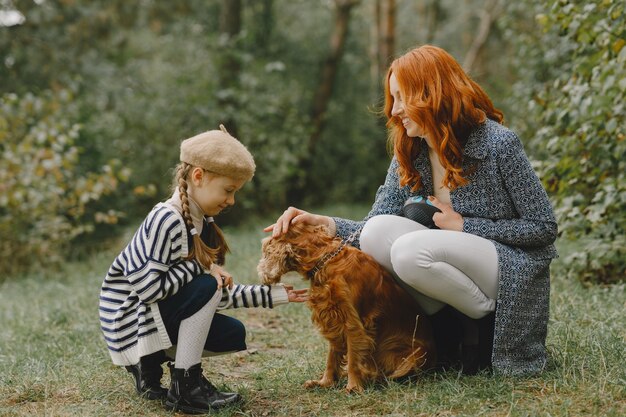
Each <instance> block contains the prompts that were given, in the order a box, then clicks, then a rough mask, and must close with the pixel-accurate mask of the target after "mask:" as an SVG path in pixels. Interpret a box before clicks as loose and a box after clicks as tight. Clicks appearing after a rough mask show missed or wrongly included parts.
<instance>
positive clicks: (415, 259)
mask: <svg viewBox="0 0 626 417" xmlns="http://www.w3.org/2000/svg"><path fill="white" fill-rule="evenodd" d="M422 234H423V233H422ZM390 257H391V265H393V270H394V271H395V272H396V274H398V275H399V276H400V277H403V276H407V275H415V274H416V271H419V270H420V269H427V268H429V267H430V265H431V264H432V262H433V254H432V252H431V250H430V249H429V248H428V245H421V244H420V239H419V238H418V237H416V236H414V235H408V234H407V235H404V236H400V237H399V238H398V239H396V240H395V242H393V244H392V245H391V250H390Z"/></svg>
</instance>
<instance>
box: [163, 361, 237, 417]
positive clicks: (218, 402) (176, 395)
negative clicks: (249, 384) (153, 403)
mask: <svg viewBox="0 0 626 417" xmlns="http://www.w3.org/2000/svg"><path fill="white" fill-rule="evenodd" d="M171 371H172V372H171V377H172V384H171V385H170V389H169V391H168V392H167V400H166V401H165V406H166V407H167V408H169V409H171V410H174V411H178V410H180V411H182V412H184V413H188V414H204V413H207V412H209V411H211V410H217V409H219V408H222V407H224V406H227V405H230V404H234V403H236V402H238V401H240V400H241V396H240V395H239V394H237V393H222V392H219V391H218V390H216V389H215V387H214V386H213V384H211V383H210V382H209V381H207V380H206V378H204V376H203V375H202V367H201V366H200V364H197V365H194V366H192V367H191V368H189V369H179V368H171Z"/></svg>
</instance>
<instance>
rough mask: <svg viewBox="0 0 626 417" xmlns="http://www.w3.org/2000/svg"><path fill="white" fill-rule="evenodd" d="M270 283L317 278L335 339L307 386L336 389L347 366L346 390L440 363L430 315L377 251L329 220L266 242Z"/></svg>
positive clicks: (317, 311)
mask: <svg viewBox="0 0 626 417" xmlns="http://www.w3.org/2000/svg"><path fill="white" fill-rule="evenodd" d="M257 270H258V273H259V277H260V278H261V279H262V281H263V282H264V283H265V284H274V283H277V282H280V279H281V277H282V276H283V275H284V274H286V273H287V272H290V271H296V272H298V273H300V274H301V275H302V276H303V277H304V279H306V280H309V281H310V285H311V288H310V290H309V301H308V304H309V307H310V308H311V310H312V320H313V323H314V324H315V325H316V326H317V327H318V329H319V330H320V332H321V334H322V335H323V336H324V337H325V338H326V339H327V340H328V342H329V344H330V348H329V351H328V358H327V362H326V370H325V371H324V374H323V375H322V377H321V379H320V380H310V381H307V382H306V383H305V387H307V388H312V387H318V386H319V387H330V386H333V385H334V384H335V383H336V382H337V381H338V380H339V378H340V377H341V376H342V374H343V371H344V369H345V370H347V374H348V383H347V385H346V390H347V391H348V392H352V391H362V390H363V386H364V384H365V383H366V382H370V381H376V380H382V379H385V378H387V379H394V378H400V377H403V376H407V375H410V374H414V373H416V372H418V371H420V370H421V369H426V368H428V367H430V366H432V365H434V364H435V360H436V358H435V355H436V353H435V347H434V342H433V338H432V332H431V328H430V324H429V322H428V318H427V316H426V315H425V314H424V313H423V312H422V310H421V309H420V307H419V306H418V305H417V303H416V302H415V301H414V300H413V299H412V298H411V296H409V295H408V294H407V293H406V292H405V291H404V290H402V289H401V288H400V287H399V286H398V284H397V283H396V282H395V280H394V279H393V277H392V276H391V275H390V274H389V273H388V272H387V271H386V270H385V269H384V268H383V267H381V266H380V265H379V264H378V263H377V262H376V261H375V260H374V259H373V258H372V257H370V256H369V255H367V254H365V253H364V252H362V251H360V250H358V249H356V248H355V247H353V246H351V245H349V244H346V242H345V241H342V240H341V239H339V238H335V237H330V236H329V235H328V233H327V232H326V229H325V228H324V227H323V226H311V225H302V224H292V225H291V226H290V228H289V231H288V232H287V233H286V234H283V235H281V236H279V237H276V238H272V237H268V238H265V239H264V240H263V257H262V258H261V260H260V261H259V264H258V266H257Z"/></svg>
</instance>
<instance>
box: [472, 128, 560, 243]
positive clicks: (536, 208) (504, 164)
mask: <svg viewBox="0 0 626 417" xmlns="http://www.w3.org/2000/svg"><path fill="white" fill-rule="evenodd" d="M498 145H499V146H498V149H497V152H498V165H499V167H500V176H501V178H502V181H503V183H504V185H505V187H506V190H507V192H508V194H509V197H510V198H511V200H512V201H513V204H514V206H515V209H516V211H517V213H518V214H519V218H516V219H500V220H492V219H485V218H475V217H465V218H464V220H463V231H464V232H467V233H472V234H475V235H478V236H482V237H485V238H487V239H492V240H495V241H497V242H501V243H504V244H507V245H512V246H521V247H542V246H547V245H549V244H551V243H553V242H554V241H555V239H556V237H557V224H556V219H555V217H554V212H553V211H552V205H551V203H550V200H549V199H548V195H547V193H546V191H545V190H544V188H543V186H542V185H541V181H540V180H539V178H538V177H537V175H536V174H535V171H534V170H533V168H532V166H531V164H530V161H529V160H528V158H527V156H526V154H525V152H524V148H523V147H522V143H521V142H520V140H519V139H518V137H517V135H515V134H514V133H513V132H511V133H510V134H508V135H506V136H505V137H504V139H503V140H502V141H500V143H499V144H498Z"/></svg>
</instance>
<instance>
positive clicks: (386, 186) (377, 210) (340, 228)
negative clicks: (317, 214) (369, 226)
mask: <svg viewBox="0 0 626 417" xmlns="http://www.w3.org/2000/svg"><path fill="white" fill-rule="evenodd" d="M408 197H409V192H408V189H407V187H400V178H399V177H398V161H397V159H396V158H395V157H394V158H393V159H392V160H391V164H390V165H389V168H388V169H387V176H386V178H385V182H384V183H383V185H381V186H380V187H378V191H377V192H376V198H375V200H374V204H373V205H372V208H371V210H370V212H369V213H368V214H367V216H365V218H364V219H363V220H361V221H355V220H347V219H342V218H340V217H333V220H334V221H335V226H336V230H337V232H336V233H337V235H338V236H340V237H342V238H344V239H345V238H347V237H348V236H350V234H352V233H353V232H355V231H360V230H361V229H362V228H363V226H364V225H365V222H366V221H367V220H369V219H370V218H372V217H374V216H379V215H381V214H396V215H398V214H400V213H402V206H403V205H404V202H405V201H406V199H407V198H408ZM352 245H353V246H355V247H357V248H358V247H360V243H359V239H358V237H357V238H356V239H355V240H354V242H353V243H352Z"/></svg>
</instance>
